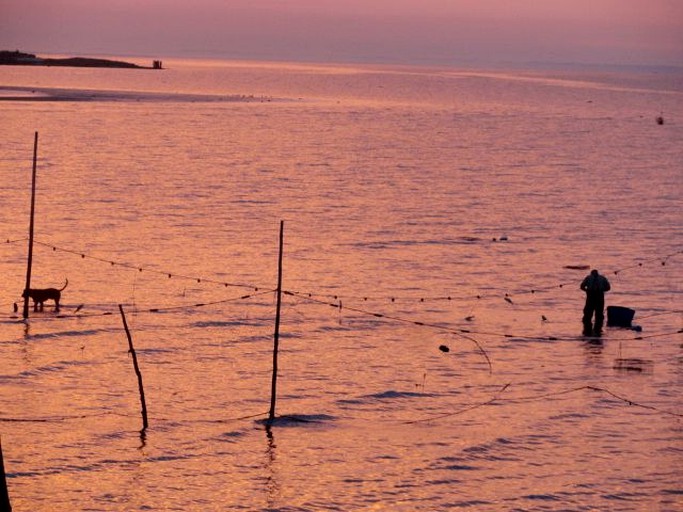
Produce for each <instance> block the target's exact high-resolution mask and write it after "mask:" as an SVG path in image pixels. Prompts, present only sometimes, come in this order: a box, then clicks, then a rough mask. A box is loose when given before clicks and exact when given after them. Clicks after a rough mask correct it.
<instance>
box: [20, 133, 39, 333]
mask: <svg viewBox="0 0 683 512" xmlns="http://www.w3.org/2000/svg"><path fill="white" fill-rule="evenodd" d="M37 168H38V132H36V134H35V137H34V140H33V179H32V180H31V220H30V221H29V226H28V263H27V265H26V286H25V287H24V291H26V290H28V289H29V288H30V287H31V267H32V266H33V221H34V218H35V212H36V169H37ZM23 316H24V320H25V319H27V318H28V294H25V295H24V315H23Z"/></svg>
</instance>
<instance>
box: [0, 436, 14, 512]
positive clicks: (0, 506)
mask: <svg viewBox="0 0 683 512" xmlns="http://www.w3.org/2000/svg"><path fill="white" fill-rule="evenodd" d="M0 512H12V505H11V504H10V502H9V492H8V491H7V479H6V478H5V464H4V462H3V460H2V439H0Z"/></svg>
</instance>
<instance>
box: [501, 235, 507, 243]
mask: <svg viewBox="0 0 683 512" xmlns="http://www.w3.org/2000/svg"><path fill="white" fill-rule="evenodd" d="M500 241H501V242H507V241H508V237H506V236H505V235H503V236H501V237H500Z"/></svg>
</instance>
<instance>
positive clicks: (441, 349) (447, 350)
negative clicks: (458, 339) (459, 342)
mask: <svg viewBox="0 0 683 512" xmlns="http://www.w3.org/2000/svg"><path fill="white" fill-rule="evenodd" d="M439 350H440V351H441V352H450V351H451V349H450V348H448V347H447V346H446V345H439Z"/></svg>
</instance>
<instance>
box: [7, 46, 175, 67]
mask: <svg viewBox="0 0 683 512" xmlns="http://www.w3.org/2000/svg"><path fill="white" fill-rule="evenodd" d="M0 66H61V67H76V68H115V69H163V66H162V63H161V61H160V60H155V61H152V65H151V66H140V65H139V64H133V63H131V62H124V61H119V60H110V59H96V58H91V57H66V58H52V57H50V58H44V57H38V56H36V55H34V54H32V53H24V52H20V51H19V50H15V51H7V50H2V51H0Z"/></svg>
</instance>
